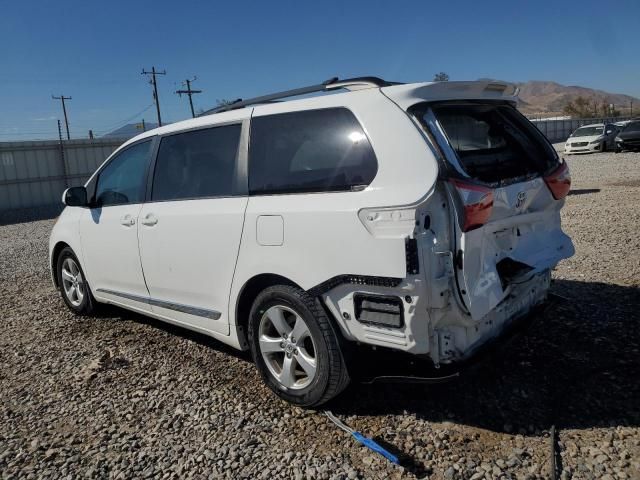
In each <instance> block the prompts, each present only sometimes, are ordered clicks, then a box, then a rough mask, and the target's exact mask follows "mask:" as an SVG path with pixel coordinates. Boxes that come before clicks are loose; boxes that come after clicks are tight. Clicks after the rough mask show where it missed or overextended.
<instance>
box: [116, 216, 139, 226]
mask: <svg viewBox="0 0 640 480" xmlns="http://www.w3.org/2000/svg"><path fill="white" fill-rule="evenodd" d="M120 224H121V225H124V226H125V227H132V226H133V225H135V224H136V219H135V218H133V217H132V216H131V215H129V214H128V213H127V214H126V215H124V216H123V217H120Z"/></svg>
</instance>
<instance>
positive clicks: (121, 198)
mask: <svg viewBox="0 0 640 480" xmlns="http://www.w3.org/2000/svg"><path fill="white" fill-rule="evenodd" d="M150 147H151V140H147V141H146V142H142V143H138V144H136V145H133V146H131V147H129V148H127V149H126V150H123V151H122V152H120V153H118V154H117V155H116V156H115V157H113V158H112V159H111V160H110V161H109V163H108V164H107V166H106V167H104V168H103V169H102V171H100V173H99V174H98V182H97V184H96V194H95V204H96V205H97V206H99V207H108V206H109V205H125V204H128V203H141V202H142V200H143V198H144V186H145V182H144V180H145V176H146V172H147V163H148V161H149V148H150Z"/></svg>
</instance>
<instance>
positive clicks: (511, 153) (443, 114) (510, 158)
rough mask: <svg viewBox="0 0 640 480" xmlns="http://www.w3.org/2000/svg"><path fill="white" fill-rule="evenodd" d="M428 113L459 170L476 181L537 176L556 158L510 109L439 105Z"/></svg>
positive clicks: (543, 141)
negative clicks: (448, 145)
mask: <svg viewBox="0 0 640 480" xmlns="http://www.w3.org/2000/svg"><path fill="white" fill-rule="evenodd" d="M432 110H433V112H434V114H435V116H436V118H437V120H438V122H439V123H440V125H441V126H442V128H443V130H444V132H445V134H446V136H447V138H448V140H449V143H450V145H451V147H452V148H453V149H454V150H455V152H456V153H457V156H458V159H459V161H460V163H461V165H462V167H463V168H464V169H465V171H466V172H467V173H468V174H469V175H470V176H471V177H474V178H476V179H478V180H481V181H484V182H490V183H493V182H497V181H501V180H506V179H513V178H517V177H523V176H531V175H534V174H539V173H542V172H544V171H546V170H547V169H548V168H549V167H550V165H551V162H553V161H555V159H556V156H555V155H554V153H553V152H552V149H551V147H550V146H549V145H548V144H547V143H546V142H545V140H544V138H543V137H542V134H540V133H539V132H538V131H537V130H536V129H535V127H533V126H532V125H530V124H528V121H527V120H526V119H525V118H524V117H522V116H521V115H520V114H519V113H518V112H517V111H516V110H515V109H514V108H512V107H509V106H506V105H487V104H441V105H436V106H433V107H432Z"/></svg>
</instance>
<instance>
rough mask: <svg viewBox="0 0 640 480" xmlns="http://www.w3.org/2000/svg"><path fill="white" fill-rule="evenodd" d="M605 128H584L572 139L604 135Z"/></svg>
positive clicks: (573, 135)
mask: <svg viewBox="0 0 640 480" xmlns="http://www.w3.org/2000/svg"><path fill="white" fill-rule="evenodd" d="M602 132H604V127H582V128H579V129H577V130H576V131H575V132H573V134H572V135H571V136H572V137H593V136H594V135H602Z"/></svg>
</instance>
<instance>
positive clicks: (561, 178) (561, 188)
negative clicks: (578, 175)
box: [544, 163, 571, 200]
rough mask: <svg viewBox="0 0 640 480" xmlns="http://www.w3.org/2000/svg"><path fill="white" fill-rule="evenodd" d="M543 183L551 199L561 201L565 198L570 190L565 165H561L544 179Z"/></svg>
mask: <svg viewBox="0 0 640 480" xmlns="http://www.w3.org/2000/svg"><path fill="white" fill-rule="evenodd" d="M544 181H545V183H546V184H547V187H549V190H551V194H552V195H553V198H555V199H556V200H561V199H563V198H564V197H566V196H567V194H568V193H569V189H570V188H571V173H570V172H569V167H568V166H567V164H566V163H562V165H560V166H559V167H558V168H556V169H555V170H554V171H553V172H552V173H550V174H549V175H547V176H546V177H544Z"/></svg>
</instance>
